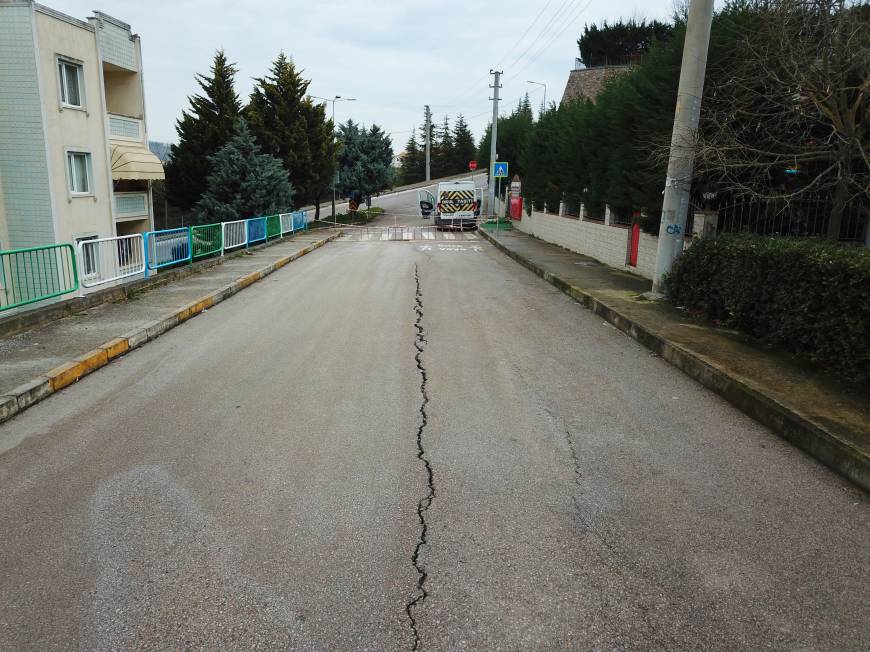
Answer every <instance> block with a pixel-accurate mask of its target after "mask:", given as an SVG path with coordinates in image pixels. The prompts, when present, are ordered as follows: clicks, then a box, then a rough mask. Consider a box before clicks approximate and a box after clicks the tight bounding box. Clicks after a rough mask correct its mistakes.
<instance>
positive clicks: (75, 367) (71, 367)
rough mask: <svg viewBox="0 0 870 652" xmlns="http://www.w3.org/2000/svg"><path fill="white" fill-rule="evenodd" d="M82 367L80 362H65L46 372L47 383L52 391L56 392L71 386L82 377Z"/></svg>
mask: <svg viewBox="0 0 870 652" xmlns="http://www.w3.org/2000/svg"><path fill="white" fill-rule="evenodd" d="M82 369H83V365H82V364H81V363H80V362H66V363H64V364H62V365H60V366H59V367H55V368H54V369H52V370H51V371H49V372H48V374H47V375H48V382H49V383H50V384H51V389H52V391H54V392H56V391H57V390H59V389H63V388H64V387H66V386H67V385H71V384H72V383H74V382H75V381H77V380H78V379H79V378H81V377H82Z"/></svg>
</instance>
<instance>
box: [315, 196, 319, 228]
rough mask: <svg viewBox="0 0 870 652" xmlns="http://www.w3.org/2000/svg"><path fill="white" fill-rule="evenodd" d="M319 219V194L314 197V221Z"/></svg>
mask: <svg viewBox="0 0 870 652" xmlns="http://www.w3.org/2000/svg"><path fill="white" fill-rule="evenodd" d="M319 219H320V193H317V195H316V196H315V197H314V221H315V222H316V221H317V220H319Z"/></svg>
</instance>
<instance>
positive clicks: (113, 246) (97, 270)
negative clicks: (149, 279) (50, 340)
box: [78, 233, 145, 288]
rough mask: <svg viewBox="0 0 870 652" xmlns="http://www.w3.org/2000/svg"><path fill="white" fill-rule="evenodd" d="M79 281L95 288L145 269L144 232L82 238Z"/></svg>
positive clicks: (79, 247) (79, 252)
mask: <svg viewBox="0 0 870 652" xmlns="http://www.w3.org/2000/svg"><path fill="white" fill-rule="evenodd" d="M78 266H79V281H80V282H81V284H82V285H83V286H84V287H86V288H90V287H94V286H95V285H102V284H104V283H110V282H112V281H117V280H118V279H122V278H127V277H128V276H136V275H137V274H142V273H143V272H144V271H145V249H144V245H143V241H142V234H141V233H136V234H133V235H122V236H120V237H117V238H99V239H96V240H82V241H81V242H79V243H78Z"/></svg>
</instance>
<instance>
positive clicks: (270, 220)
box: [266, 215, 281, 240]
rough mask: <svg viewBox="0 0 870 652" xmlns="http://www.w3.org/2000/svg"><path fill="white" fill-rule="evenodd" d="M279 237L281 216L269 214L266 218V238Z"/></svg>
mask: <svg viewBox="0 0 870 652" xmlns="http://www.w3.org/2000/svg"><path fill="white" fill-rule="evenodd" d="M280 237H281V216H280V215H269V216H268V217H267V218H266V239H267V240H268V239H269V238H280Z"/></svg>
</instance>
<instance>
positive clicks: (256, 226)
mask: <svg viewBox="0 0 870 652" xmlns="http://www.w3.org/2000/svg"><path fill="white" fill-rule="evenodd" d="M247 223H248V246H251V245H252V244H254V243H255V242H264V241H265V240H266V218H265V217H252V218H250V219H248V220H247Z"/></svg>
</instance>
